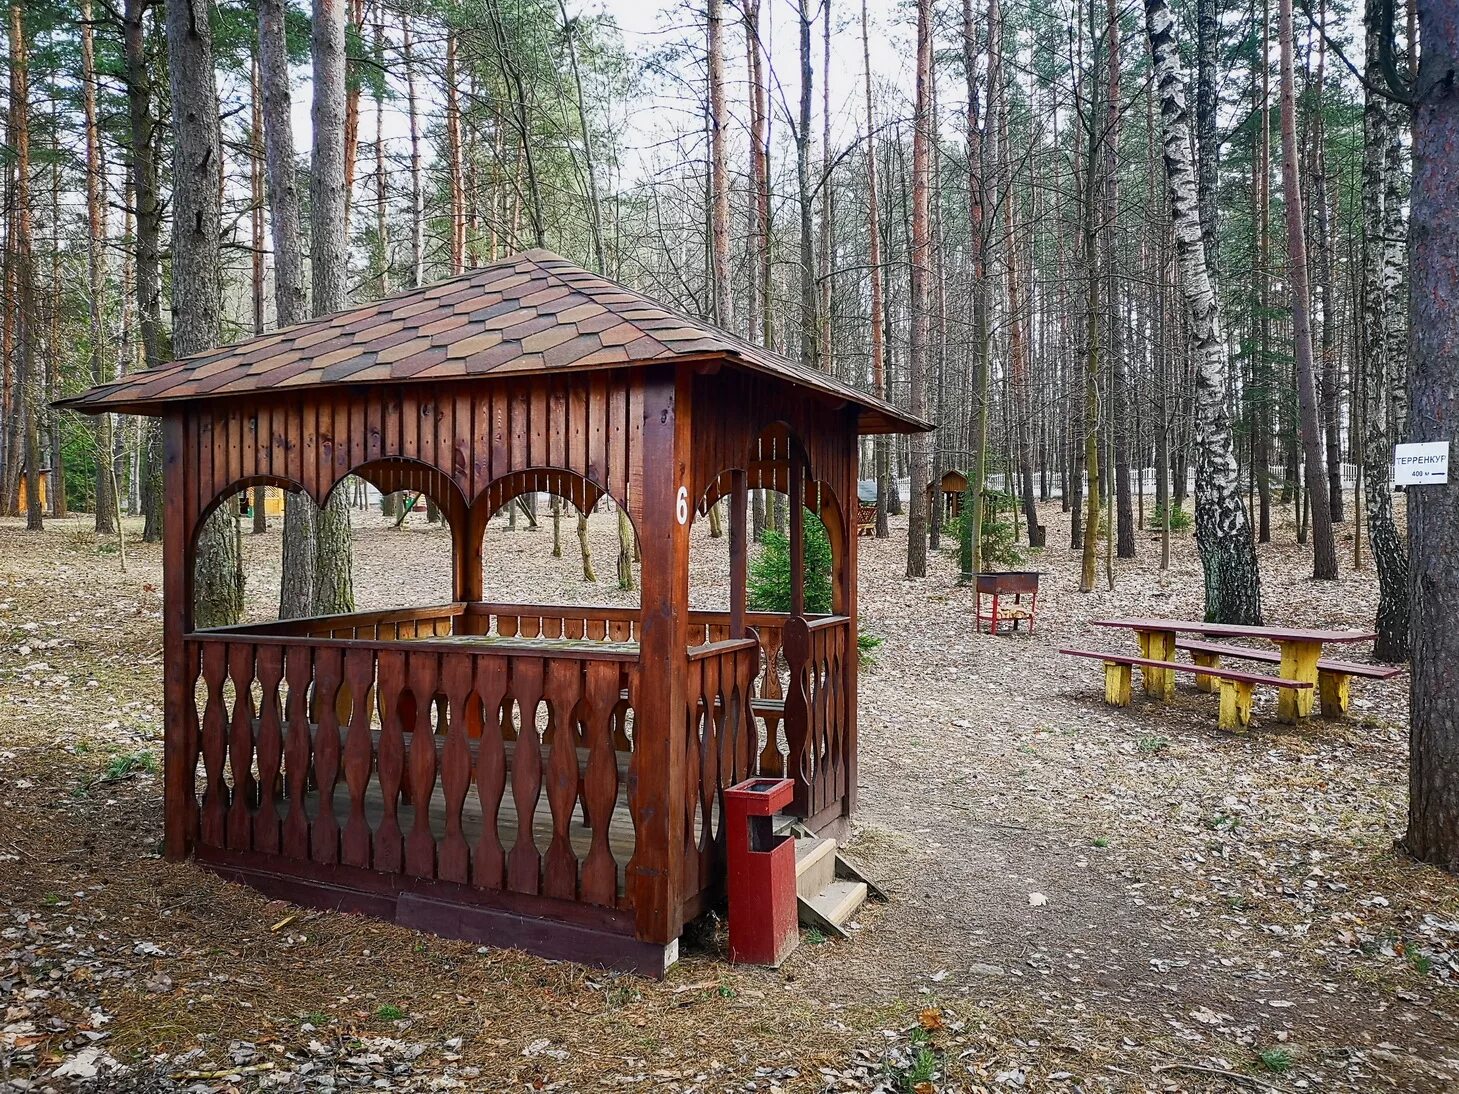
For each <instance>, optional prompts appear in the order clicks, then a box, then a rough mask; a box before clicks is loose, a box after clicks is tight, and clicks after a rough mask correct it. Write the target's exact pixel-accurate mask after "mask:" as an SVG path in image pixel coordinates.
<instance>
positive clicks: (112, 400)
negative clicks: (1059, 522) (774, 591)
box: [67, 250, 929, 973]
mask: <svg viewBox="0 0 1459 1094" xmlns="http://www.w3.org/2000/svg"><path fill="white" fill-rule="evenodd" d="M67 405H69V406H71V407H73V408H75V409H78V410H82V411H87V412H93V413H94V412H101V411H113V412H124V413H129V414H147V415H158V416H161V417H162V418H163V420H164V436H165V442H166V451H165V460H166V498H167V502H166V518H165V529H166V532H165V534H166V542H165V555H164V558H165V578H164V614H163V619H164V646H165V664H166V668H165V708H166V709H165V714H166V744H165V752H166V760H165V771H166V774H165V797H166V802H165V830H166V843H165V846H166V853H167V855H168V856H169V857H170V858H173V859H181V858H185V857H187V856H193V857H194V858H195V859H196V860H197V861H198V862H199V863H201V864H204V865H206V866H208V867H209V868H211V869H213V870H216V871H218V872H220V873H221V874H223V875H225V876H227V877H230V878H234V879H238V880H242V881H246V882H248V883H250V884H252V885H254V886H256V887H258V888H259V889H261V890H263V891H265V892H267V893H270V894H273V895H276V896H280V897H284V898H287V899H289V900H294V901H297V902H300V903H307V904H311V905H318V906H324V907H331V908H344V909H350V910H354V911H359V912H364V913H368V914H371V915H376V916H380V917H383V918H385V919H391V920H394V921H396V922H399V923H403V924H408V925H411V926H415V927H419V928H421V929H425V930H430V931H435V932H437V933H441V934H449V935H454V936H459V937H465V938H471V939H475V940H479V941H483V942H488V943H492V944H498V945H515V946H520V947H522V948H525V949H529V950H533V951H536V952H538V953H541V954H543V955H546V956H552V957H566V958H572V959H577V960H584V961H589V962H594V963H599V964H607V965H614V966H618V967H627V968H634V969H639V970H643V971H648V972H653V973H657V972H661V971H662V970H663V969H664V968H665V967H666V966H667V965H668V964H669V963H671V962H672V961H673V960H674V958H675V956H676V954H677V940H678V938H679V935H680V932H681V929H682V927H683V924H684V923H685V922H686V921H687V920H689V919H691V918H693V917H694V916H696V915H698V914H699V913H700V912H701V911H702V910H704V909H705V908H706V907H707V906H709V905H710V904H711V903H712V902H713V901H715V900H716V899H717V898H718V896H719V894H720V893H721V891H722V888H723V874H724V871H723V861H722V853H723V845H724V832H723V830H722V822H721V817H722V811H721V808H720V806H721V802H720V796H721V792H722V790H723V789H724V788H725V787H726V786H729V785H731V784H733V783H734V782H736V781H739V780H741V779H744V778H747V777H750V776H753V775H756V774H777V775H778V774H782V773H784V774H786V775H788V776H790V777H793V778H794V779H795V781H796V797H795V804H794V811H795V812H796V813H797V814H799V815H800V816H801V817H803V818H804V820H805V822H806V823H807V824H808V825H809V826H810V827H812V828H813V829H816V830H817V831H821V830H826V829H832V828H836V827H838V826H842V825H844V822H845V819H846V818H847V817H848V816H849V815H850V813H851V811H852V809H853V808H854V806H855V802H856V752H857V736H856V670H857V643H856V536H855V534H854V533H855V528H854V526H853V525H852V523H851V521H853V520H854V519H855V513H856V483H857V447H858V446H857V437H858V435H859V434H864V433H894V432H906V431H912V430H922V429H926V428H929V427H928V426H927V425H926V424H925V423H922V422H919V421H917V420H915V419H912V418H909V417H907V416H906V415H904V414H902V413H900V412H899V411H898V410H897V409H895V408H894V407H892V406H890V405H888V404H886V403H883V402H880V401H878V400H876V399H874V398H871V397H869V396H867V395H865V394H863V393H862V392H860V391H857V390H856V389H854V388H852V387H850V386H848V385H845V384H842V383H840V382H838V381H837V380H835V379H833V378H831V377H829V376H827V375H824V374H822V373H819V372H815V371H812V370H808V369H805V368H803V367H800V366H798V365H796V364H794V363H792V362H790V361H787V360H785V359H784V358H782V357H779V356H777V355H775V354H773V353H770V352H767V351H765V350H763V349H761V348H758V347H755V346H752V345H750V344H748V343H746V342H742V341H740V340H738V339H736V338H734V337H732V336H730V335H728V334H726V333H725V332H723V331H720V330H718V329H716V328H713V327H710V326H708V325H706V324H704V323H701V322H697V321H695V320H691V319H688V318H685V317H684V316H682V315H679V314H676V313H675V312H673V311H671V310H669V309H667V308H665V307H663V306H661V305H659V304H657V303H654V302H653V301H651V300H649V299H647V298H645V297H644V296H642V295H640V294H639V293H637V292H634V291H632V290H630V289H627V288H625V287H623V286H622V285H619V284H617V283H615V282H612V281H610V280H607V279H605V278H603V277H600V276H597V275H595V274H591V273H589V272H587V271H585V270H583V269H580V268H578V267H576V266H574V265H572V264H571V263H568V262H567V261H565V260H564V259H562V258H560V257H558V256H556V255H554V254H551V253H549V252H546V251H541V250H538V251H529V252H526V253H524V254H521V255H518V256H516V257H513V258H509V259H507V260H505V261H502V262H499V263H495V264H493V265H491V266H487V267H484V268H481V269H477V270H473V271H471V272H470V273H467V274H465V275H463V276H460V277H456V278H453V279H451V280H448V281H443V282H439V283H436V284H433V285H429V286H425V287H422V288H419V289H415V290H411V291H409V292H405V293H401V294H399V295H396V296H393V297H390V298H389V299H386V300H380V301H376V302H374V303H371V304H367V305H365V306H363V307H358V308H353V309H351V310H348V311H345V312H340V313H338V314H335V315H330V316H326V317H323V318H320V319H316V320H313V321H310V322H307V323H303V324H300V325H298V326H294V327H291V328H288V329H286V330H280V331H276V332H274V333H272V334H268V335H265V336H262V337H258V338H254V339H251V340H249V341H247V342H243V343H240V344H238V345H235V346H230V347H227V348H223V349H218V350H214V351H211V352H209V353H205V354H200V355H197V356H194V357H190V358H186V359H183V360H179V361H175V362H172V363H170V364H167V365H163V366H160V367H158V368H155V369H151V370H148V371H145V372H140V373H134V374H132V375H129V376H126V377H124V378H122V379H121V380H119V381H118V382H116V383H113V384H106V385H102V386H99V387H96V388H93V389H92V390H90V391H88V392H86V393H85V394H83V395H81V396H79V397H78V398H75V399H73V400H70V402H69V403H68V404H67ZM346 475H358V476H361V477H363V478H365V479H366V480H368V481H369V482H371V483H373V484H374V485H375V486H376V487H377V488H379V489H380V490H382V491H396V490H403V489H408V490H418V491H422V492H424V493H425V494H426V495H427V496H429V497H430V498H432V499H433V500H434V501H435V502H436V503H437V504H438V505H439V506H440V509H441V511H442V513H443V514H444V515H445V517H446V519H447V521H448V522H449V525H450V531H451V540H452V554H453V565H452V583H453V599H452V602H451V603H448V604H442V605H439V606H436V607H430V608H412V609H406V610H399V611H375V612H363V613H357V614H353V615H341V616H329V617H322V618H314V619H293V620H286V621H279V622H274V623H267V624H262V625H241V626H235V627H225V628H219V629H214V630H198V629H196V628H195V627H194V626H193V623H192V608H193V576H192V575H193V556H194V546H195V541H196V536H197V532H198V530H199V528H200V527H201V523H202V521H203V520H204V519H205V518H206V517H207V515H208V514H209V513H210V512H211V511H212V509H213V508H214V507H215V506H217V505H219V504H220V503H222V502H223V501H224V500H226V499H227V498H228V497H230V496H231V495H233V494H234V493H236V492H237V491H238V490H240V489H242V488H244V487H251V486H256V485H260V484H268V485H277V486H281V487H283V488H285V489H287V490H302V491H304V492H306V493H307V494H308V495H309V496H310V497H312V498H313V499H314V501H315V502H316V503H319V504H322V503H323V502H324V501H325V500H326V498H327V497H328V495H329V493H330V491H331V490H332V489H333V488H334V487H335V486H336V484H338V483H339V482H340V481H341V480H342V479H343V478H344V477H345V476H346ZM752 487H764V488H773V489H776V490H780V491H784V492H785V493H787V494H788V495H789V497H790V506H789V508H790V514H791V528H790V531H791V550H792V556H793V558H795V559H798V558H800V557H802V552H803V547H802V539H803V537H802V530H803V524H804V514H805V511H806V507H807V506H809V507H811V508H812V509H813V510H814V511H816V512H818V513H819V515H820V517H821V519H822V520H823V522H824V523H825V526H826V528H827V531H828V532H829V535H830V540H831V544H832V549H833V553H834V559H835V568H834V572H833V582H834V604H833V610H832V613H831V614H829V615H824V616H819V617H810V616H807V615H806V614H805V613H804V611H803V603H804V600H803V596H802V595H801V591H800V589H799V582H798V575H799V572H800V567H799V566H795V565H793V566H792V569H793V571H794V572H795V574H796V575H797V588H796V591H795V597H794V603H793V605H792V611H791V612H790V614H789V615H786V616H779V615H763V614H752V613H748V612H747V611H746V607H745V583H746V576H745V570H746V551H747V543H746V529H745V508H746V506H745V498H746V496H747V491H748V490H749V489H750V488H752ZM534 491H550V492H553V493H557V494H560V495H562V496H564V497H568V498H570V499H571V500H572V501H573V502H574V503H575V504H577V505H578V506H579V507H580V508H583V509H586V508H588V507H589V506H590V505H592V504H594V503H595V502H597V501H598V500H599V499H600V498H602V497H603V496H604V495H608V496H609V497H611V499H612V501H613V502H614V503H616V504H617V505H619V506H622V507H623V508H624V509H625V510H626V511H627V513H628V514H629V516H630V517H631V519H632V521H633V523H634V525H635V527H636V529H637V531H638V535H639V541H640V544H641V554H642V575H641V591H642V596H641V602H642V605H643V606H642V609H641V610H637V609H623V608H591V607H587V608H585V607H572V608H548V607H542V606H531V607H528V606H524V605H507V604H494V603H487V602H485V601H484V600H483V557H482V556H483V547H482V545H483V532H484V530H485V527H486V522H487V520H488V519H489V517H490V516H491V515H492V514H493V513H494V512H495V511H496V510H497V509H498V508H500V506H501V505H503V504H504V503H505V502H507V501H509V500H511V499H512V498H514V497H516V496H518V495H520V494H523V493H526V492H534ZM722 496H729V497H730V498H732V499H733V503H732V504H731V506H730V508H729V545H730V556H731V570H732V577H731V588H730V596H729V603H730V607H729V610H728V611H727V612H702V611H690V610H689V530H690V522H691V519H692V516H693V514H694V512H696V511H697V512H700V513H702V512H704V511H705V510H706V508H707V506H708V505H710V504H711V503H713V502H714V501H715V500H717V499H718V498H720V497H722ZM486 561H487V563H488V564H489V563H490V560H489V559H488V560H486ZM525 742H530V744H531V747H527V745H526V743H525Z"/></svg>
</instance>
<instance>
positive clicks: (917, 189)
mask: <svg viewBox="0 0 1459 1094" xmlns="http://www.w3.org/2000/svg"><path fill="white" fill-rule="evenodd" d="M805 2H806V0H801V3H802V6H804V4H805ZM931 115H932V0H917V99H916V113H915V116H914V129H913V133H912V254H911V262H912V341H911V347H910V369H911V380H912V384H911V398H910V400H909V406H908V410H909V411H910V412H911V413H912V415H913V416H914V417H918V418H925V417H926V416H927V358H928V350H929V348H930V347H929V341H930V334H931V289H932V286H931V279H932V254H931V236H930V228H931V225H930V223H929V220H930V213H931V204H930V197H931V195H930V193H929V189H930V184H931V155H932V149H931V144H932V117H931ZM812 299H814V298H812ZM911 442H912V452H911V457H912V458H911V465H912V466H911V471H912V484H911V494H912V497H911V499H910V504H911V513H910V516H909V517H908V520H907V576H908V577H926V576H927V525H928V520H927V517H928V514H927V480H928V452H927V447H928V445H927V434H926V433H914V434H913V435H912V438H911Z"/></svg>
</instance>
